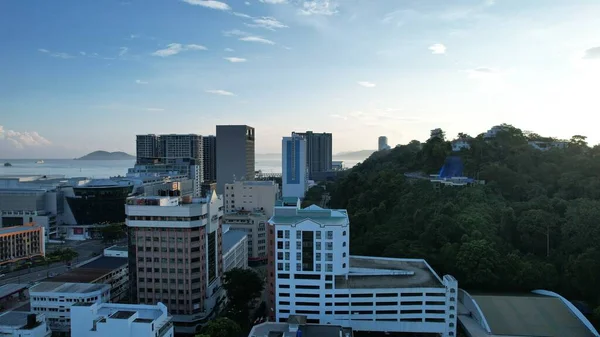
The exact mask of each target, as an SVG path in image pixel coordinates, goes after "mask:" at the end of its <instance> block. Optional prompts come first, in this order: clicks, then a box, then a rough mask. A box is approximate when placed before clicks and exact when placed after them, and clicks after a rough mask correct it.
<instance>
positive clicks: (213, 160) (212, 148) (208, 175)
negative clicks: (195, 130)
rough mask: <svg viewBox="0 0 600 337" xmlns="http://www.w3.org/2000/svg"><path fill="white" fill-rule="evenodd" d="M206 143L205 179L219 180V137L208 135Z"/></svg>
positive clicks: (206, 180)
mask: <svg viewBox="0 0 600 337" xmlns="http://www.w3.org/2000/svg"><path fill="white" fill-rule="evenodd" d="M202 141H203V144H204V163H203V164H204V181H205V182H215V181H217V137H215V136H206V137H204V138H203V139H202Z"/></svg>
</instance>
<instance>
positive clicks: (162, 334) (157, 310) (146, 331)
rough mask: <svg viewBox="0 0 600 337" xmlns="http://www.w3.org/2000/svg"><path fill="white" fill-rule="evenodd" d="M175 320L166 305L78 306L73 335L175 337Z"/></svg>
mask: <svg viewBox="0 0 600 337" xmlns="http://www.w3.org/2000/svg"><path fill="white" fill-rule="evenodd" d="M173 334H174V332H173V321H172V317H171V316H170V315H169V313H168V311H167V307H166V306H165V305H164V304H162V303H160V302H159V303H157V304H156V305H144V304H117V303H90V302H80V303H75V304H74V305H73V306H72V307H71V336H74V337H75V336H76V337H173Z"/></svg>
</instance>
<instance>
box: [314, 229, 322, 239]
mask: <svg viewBox="0 0 600 337" xmlns="http://www.w3.org/2000/svg"><path fill="white" fill-rule="evenodd" d="M315 238H316V239H317V240H321V231H317V232H315Z"/></svg>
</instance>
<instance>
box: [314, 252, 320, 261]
mask: <svg viewBox="0 0 600 337" xmlns="http://www.w3.org/2000/svg"><path fill="white" fill-rule="evenodd" d="M315 255H316V257H315V260H317V261H321V253H316V254H315Z"/></svg>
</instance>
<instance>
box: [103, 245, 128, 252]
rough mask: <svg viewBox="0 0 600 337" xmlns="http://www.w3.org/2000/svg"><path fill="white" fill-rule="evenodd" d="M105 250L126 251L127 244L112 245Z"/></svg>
mask: <svg viewBox="0 0 600 337" xmlns="http://www.w3.org/2000/svg"><path fill="white" fill-rule="evenodd" d="M105 250H110V251H115V252H128V251H129V250H128V248H127V246H112V247H108V248H106V249H105Z"/></svg>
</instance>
